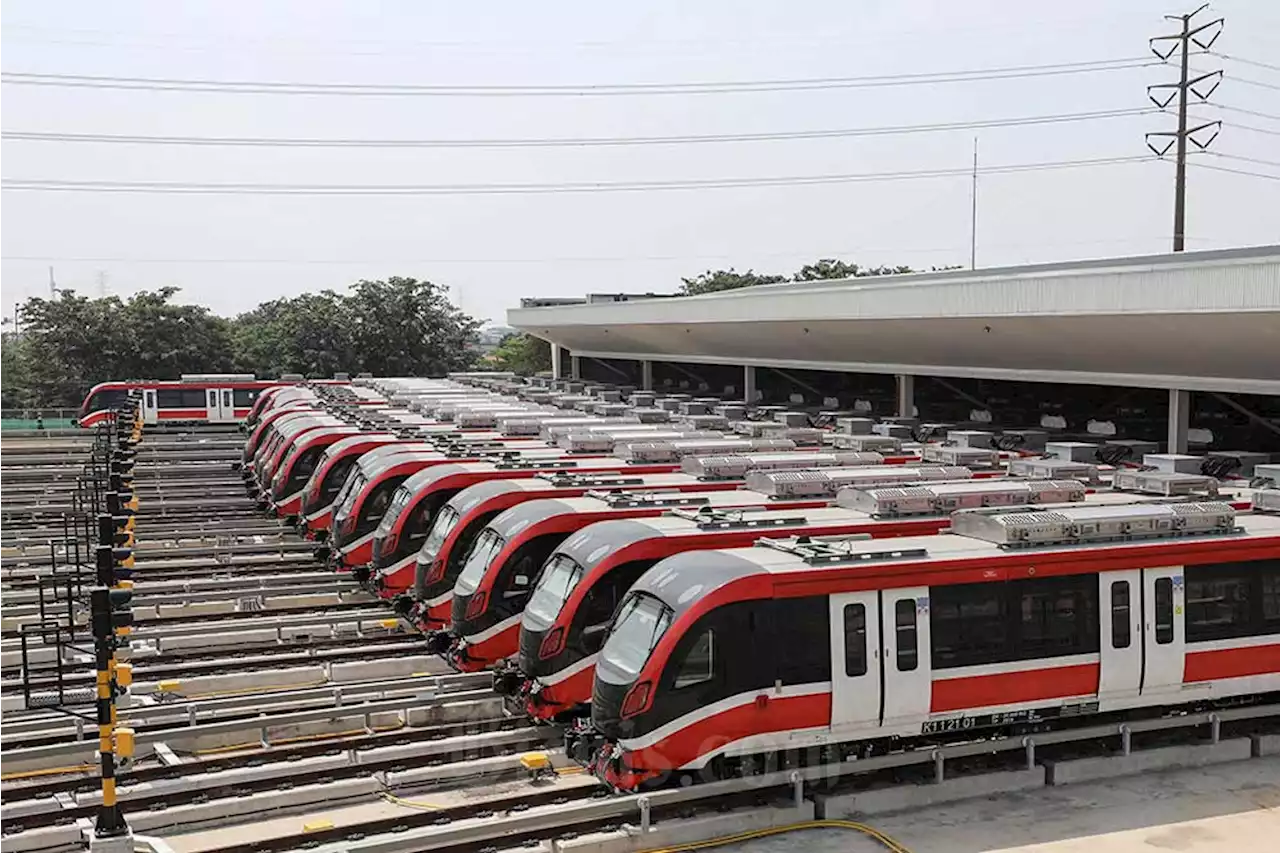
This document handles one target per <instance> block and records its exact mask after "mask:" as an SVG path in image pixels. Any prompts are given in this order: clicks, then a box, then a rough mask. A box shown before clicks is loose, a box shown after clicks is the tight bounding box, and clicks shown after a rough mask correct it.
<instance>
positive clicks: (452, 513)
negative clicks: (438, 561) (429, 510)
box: [420, 504, 458, 560]
mask: <svg viewBox="0 0 1280 853" xmlns="http://www.w3.org/2000/svg"><path fill="white" fill-rule="evenodd" d="M457 524H458V511H457V510H456V509H454V508H453V507H452V506H450V505H449V504H445V505H444V506H443V507H441V508H440V512H439V514H438V515H436V520H435V523H434V524H432V525H431V532H430V533H428V534H427V541H425V542H423V543H422V550H421V552H420V553H421V555H422V556H423V557H424V558H426V559H427V560H434V559H435V558H436V554H439V553H440V548H441V547H443V545H444V540H445V539H448V538H449V534H450V533H452V532H453V528H454V527H455V526H457Z"/></svg>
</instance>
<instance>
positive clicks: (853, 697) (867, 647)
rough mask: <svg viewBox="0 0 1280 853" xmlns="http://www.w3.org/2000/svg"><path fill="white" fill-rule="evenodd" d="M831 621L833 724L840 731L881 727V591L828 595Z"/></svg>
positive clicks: (842, 732)
mask: <svg viewBox="0 0 1280 853" xmlns="http://www.w3.org/2000/svg"><path fill="white" fill-rule="evenodd" d="M828 601H829V603H828V606H829V608H830V611H829V613H830V621H831V728H832V730H833V731H838V732H839V733H840V734H842V735H843V734H848V733H853V732H869V731H874V730H876V729H878V728H879V727H880V700H881V695H882V694H881V684H882V681H881V672H880V665H881V655H880V612H879V611H880V602H879V593H878V592H876V591H874V590H872V591H870V592H849V593H841V594H839V595H832V596H831V597H830V598H829V600H828Z"/></svg>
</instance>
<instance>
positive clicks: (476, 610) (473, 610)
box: [467, 592, 489, 619]
mask: <svg viewBox="0 0 1280 853" xmlns="http://www.w3.org/2000/svg"><path fill="white" fill-rule="evenodd" d="M488 602H489V593H487V592H477V593H476V594H475V595H473V596H472V597H471V601H470V603H468V604H467V618H468V619H474V618H476V617H477V616H479V615H480V614H481V613H483V612H484V606H485V605H486V604H488Z"/></svg>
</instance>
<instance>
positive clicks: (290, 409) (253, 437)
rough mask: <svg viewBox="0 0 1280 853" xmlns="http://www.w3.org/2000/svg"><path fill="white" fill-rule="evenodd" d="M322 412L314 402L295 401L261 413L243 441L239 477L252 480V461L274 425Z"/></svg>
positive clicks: (306, 400)
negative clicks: (303, 415) (300, 415)
mask: <svg viewBox="0 0 1280 853" xmlns="http://www.w3.org/2000/svg"><path fill="white" fill-rule="evenodd" d="M323 411H324V410H323V409H321V408H320V407H319V406H317V405H316V404H315V401H314V400H308V399H295V400H289V401H288V402H284V403H281V404H280V405H279V406H277V407H275V408H272V409H270V410H269V411H266V412H263V414H262V417H260V418H258V422H257V424H255V425H254V427H253V430H252V431H251V432H250V433H249V437H248V438H247V439H245V443H244V449H243V450H241V451H240V472H241V476H242V477H243V478H244V480H245V481H246V482H247V481H249V480H251V479H253V476H252V475H253V459H254V456H256V455H257V453H258V449H259V448H260V447H262V444H263V442H265V441H266V440H267V439H269V438H270V437H271V435H272V433H273V431H274V426H273V425H274V424H275V423H276V422H277V421H279V420H280V419H281V418H284V417H292V416H295V415H298V414H320V413H322V412H323Z"/></svg>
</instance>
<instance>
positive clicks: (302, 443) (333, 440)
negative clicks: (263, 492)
mask: <svg viewBox="0 0 1280 853" xmlns="http://www.w3.org/2000/svg"><path fill="white" fill-rule="evenodd" d="M362 434H365V435H367V434H368V433H366V432H365V431H364V430H361V429H360V427H357V426H352V425H350V424H344V425H342V426H331V427H323V428H322V429H318V430H315V431H313V432H310V433H307V434H305V435H303V436H301V437H300V438H299V440H298V441H296V442H294V444H293V445H292V446H291V447H290V448H289V452H288V455H287V456H285V457H284V459H283V460H282V461H281V462H280V465H279V466H278V467H277V468H276V472H275V475H274V476H272V478H271V488H270V491H269V493H268V499H269V501H270V510H271V514H272V515H275V516H277V517H279V518H293V517H296V516H297V515H298V514H299V513H300V512H301V511H302V497H303V495H304V494H305V493H306V489H307V483H308V482H309V481H310V479H311V475H312V474H313V473H314V472H315V470H316V468H318V467H319V466H320V465H321V464H322V463H323V461H324V458H325V456H324V454H325V453H326V452H327V451H328V449H329V448H330V447H332V446H333V445H335V444H337V443H338V442H340V441H342V440H344V439H347V438H355V437H358V436H360V435H362Z"/></svg>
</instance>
